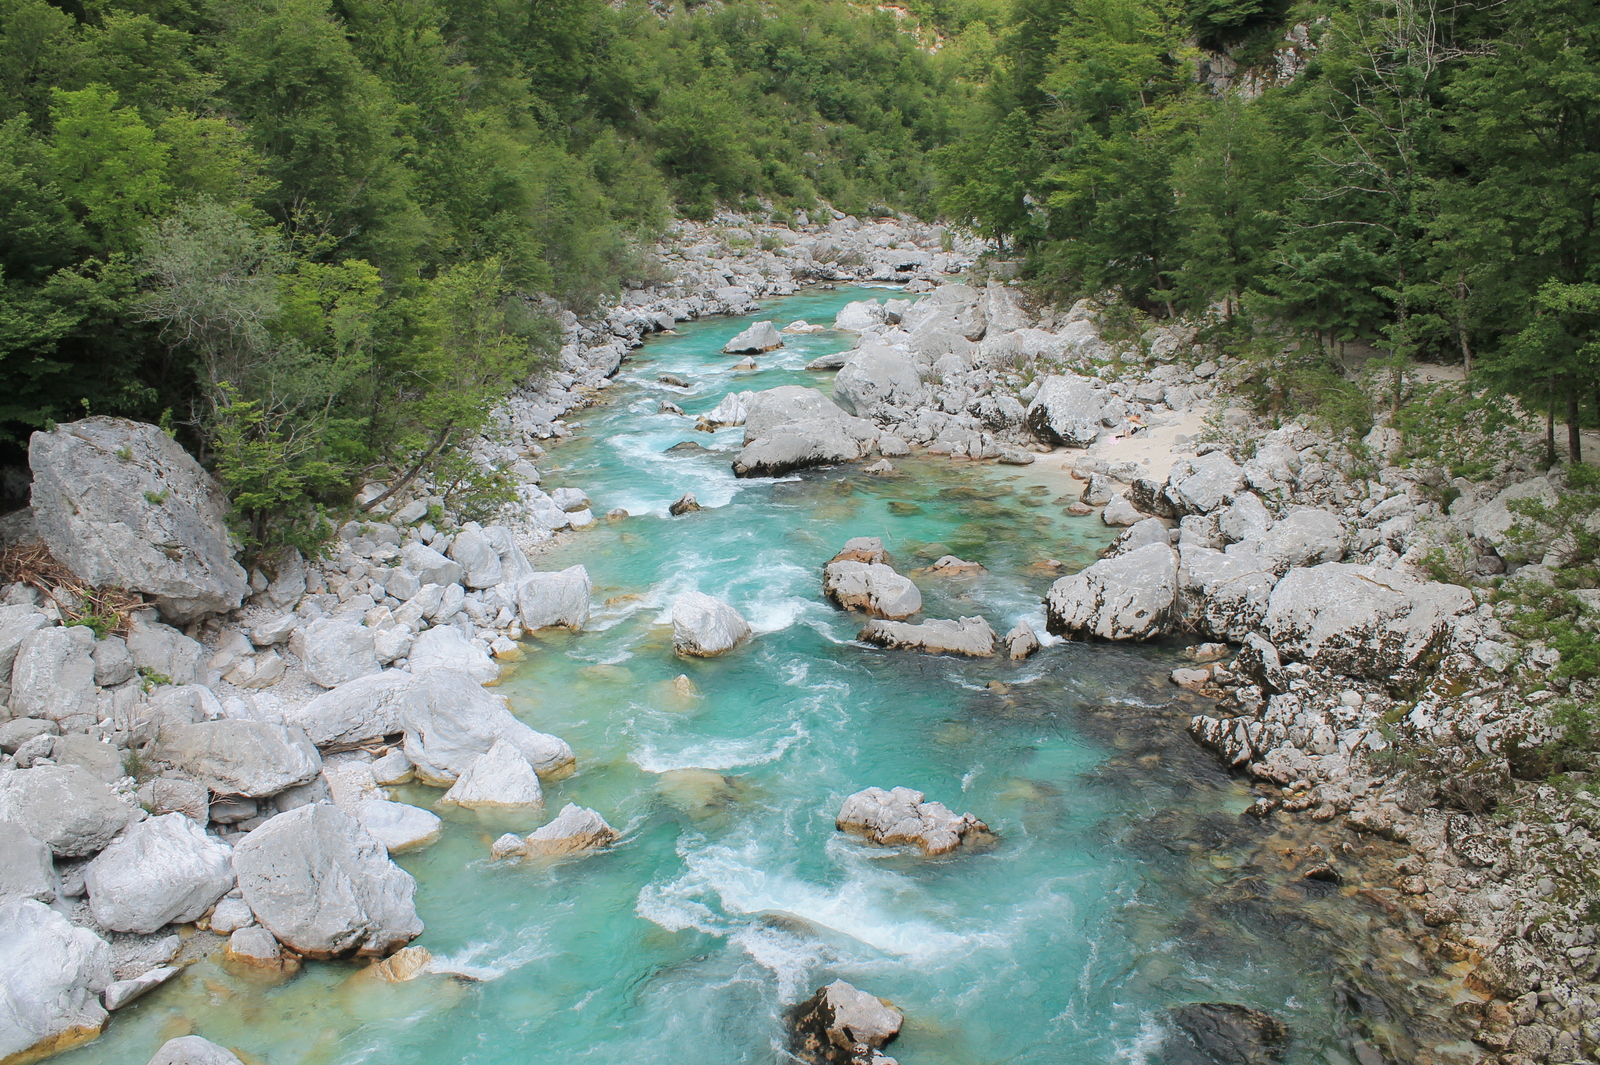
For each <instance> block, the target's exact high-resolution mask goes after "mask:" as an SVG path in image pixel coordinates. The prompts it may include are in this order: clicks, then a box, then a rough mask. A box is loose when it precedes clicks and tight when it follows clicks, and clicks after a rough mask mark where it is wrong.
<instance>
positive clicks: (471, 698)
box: [404, 669, 575, 787]
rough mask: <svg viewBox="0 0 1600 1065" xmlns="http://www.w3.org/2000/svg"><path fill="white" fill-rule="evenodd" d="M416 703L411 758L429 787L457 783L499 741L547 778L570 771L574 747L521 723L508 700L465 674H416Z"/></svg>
mask: <svg viewBox="0 0 1600 1065" xmlns="http://www.w3.org/2000/svg"><path fill="white" fill-rule="evenodd" d="M414 685H415V692H416V695H417V697H416V699H415V700H414V701H413V702H411V703H410V705H409V706H408V709H407V711H406V719H405V721H404V726H405V754H406V757H407V758H409V759H411V763H412V765H413V766H415V767H416V773H417V777H418V778H419V779H421V780H422V781H423V782H425V783H428V784H434V785H437V786H441V787H448V786H449V785H451V784H454V783H455V782H456V780H457V778H459V777H460V776H461V774H462V773H464V772H466V771H467V767H468V766H470V765H471V764H472V762H473V761H474V760H476V759H477V757H478V756H479V755H481V754H483V753H485V752H486V751H488V750H489V748H490V747H492V746H494V743H495V741H496V740H498V739H505V740H508V741H509V742H510V743H511V744H512V745H513V746H514V747H516V748H517V750H519V751H521V752H522V756H523V757H524V758H526V759H527V760H528V764H529V765H531V766H532V767H533V768H534V771H535V772H537V773H539V774H540V775H541V776H545V777H558V776H562V775H565V774H566V773H568V772H570V771H571V769H572V766H573V763H574V761H575V759H574V757H573V754H572V748H571V747H569V746H567V744H566V743H565V741H563V740H560V739H557V738H556V737H554V736H549V735H546V734H545V733H542V732H536V731H534V730H533V729H531V728H529V727H528V726H527V725H525V724H523V723H522V722H521V721H518V720H517V719H516V718H515V717H514V716H513V715H512V713H511V709H510V705H509V704H508V703H507V701H506V700H505V698H504V697H503V696H499V695H495V694H494V693H493V692H489V691H486V690H485V689H484V688H483V686H482V685H480V684H478V683H477V682H476V681H474V680H473V679H472V678H471V677H469V676H467V675H466V674H465V673H461V672H458V671H456V670H453V669H430V670H426V671H424V672H422V673H418V674H417V675H416V679H415V681H414Z"/></svg>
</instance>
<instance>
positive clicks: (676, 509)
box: [667, 492, 705, 518]
mask: <svg viewBox="0 0 1600 1065" xmlns="http://www.w3.org/2000/svg"><path fill="white" fill-rule="evenodd" d="M704 509H705V508H704V507H702V506H701V505H700V501H699V500H698V499H696V498H695V497H694V493H693V492H685V493H683V495H681V496H679V497H678V498H677V500H676V501H675V502H674V503H672V505H670V506H669V507H667V513H668V514H671V515H672V516H673V517H674V518H676V517H678V516H679V515H682V514H692V513H694V512H695V511H697V510H704Z"/></svg>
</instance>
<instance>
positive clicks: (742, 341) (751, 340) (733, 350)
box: [722, 322, 783, 355]
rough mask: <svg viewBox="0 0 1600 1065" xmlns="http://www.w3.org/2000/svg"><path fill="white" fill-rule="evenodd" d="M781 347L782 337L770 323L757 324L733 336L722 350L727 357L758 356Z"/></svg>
mask: <svg viewBox="0 0 1600 1065" xmlns="http://www.w3.org/2000/svg"><path fill="white" fill-rule="evenodd" d="M781 347H783V336H782V334H780V333H779V332H778V327H777V326H775V325H773V324H772V323H771V322H757V323H756V324H755V325H752V326H751V327H750V328H749V329H746V330H745V331H744V332H742V333H740V334H739V335H737V336H735V337H734V338H733V339H732V340H730V341H728V342H727V344H725V345H723V348H722V350H723V351H724V352H725V353H727V354H729V355H759V354H761V353H762V352H764V351H774V350H776V349H778V348H781Z"/></svg>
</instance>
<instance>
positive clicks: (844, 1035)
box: [794, 789, 904, 1065]
mask: <svg viewBox="0 0 1600 1065" xmlns="http://www.w3.org/2000/svg"><path fill="white" fill-rule="evenodd" d="M901 790H903V789H901ZM794 1018H795V1020H794V1025H795V1035H796V1037H797V1043H798V1044H800V1045H799V1051H800V1053H799V1054H798V1055H797V1058H798V1060H806V1061H810V1060H814V1061H840V1062H844V1061H849V1062H852V1063H868V1062H871V1063H872V1065H879V1063H882V1062H887V1061H891V1060H893V1059H891V1058H885V1057H883V1056H882V1055H881V1054H877V1053H876V1048H878V1047H881V1046H883V1045H885V1044H886V1043H888V1042H889V1041H890V1040H892V1039H894V1037H895V1036H897V1035H899V1034H900V1026H901V1024H902V1023H903V1022H904V1018H903V1017H902V1016H901V1013H900V1011H899V1010H897V1009H895V1008H894V1007H893V1006H887V1005H885V1004H884V1003H883V1002H882V1001H880V1000H879V999H878V998H876V997H874V996H872V995H869V994H867V993H866V992H865V991H861V990H859V989H857V988H856V987H855V986H854V985H852V984H847V983H845V982H844V981H843V980H835V981H834V982H833V983H831V984H829V985H828V986H827V987H819V988H818V989H817V993H816V994H815V995H814V996H812V997H811V998H810V999H808V1000H806V1001H805V1002H803V1003H801V1004H800V1005H799V1006H798V1007H796V1009H795V1011H794ZM824 1047H831V1048H833V1050H832V1051H831V1052H830V1051H822V1050H821V1048H824ZM862 1047H866V1048H872V1050H871V1051H870V1052H868V1053H863V1052H862V1051H861V1049H860V1048H862Z"/></svg>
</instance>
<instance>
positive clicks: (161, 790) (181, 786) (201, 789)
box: [140, 777, 211, 825]
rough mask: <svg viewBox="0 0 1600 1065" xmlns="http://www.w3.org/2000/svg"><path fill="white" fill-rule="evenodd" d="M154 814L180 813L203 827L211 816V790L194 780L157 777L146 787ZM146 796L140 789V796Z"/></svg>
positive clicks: (151, 810) (150, 808) (150, 807)
mask: <svg viewBox="0 0 1600 1065" xmlns="http://www.w3.org/2000/svg"><path fill="white" fill-rule="evenodd" d="M146 787H148V788H149V789H150V790H149V803H150V805H149V810H150V812H151V813H152V814H172V813H178V814H182V815H183V816H185V817H187V818H189V819H190V820H193V821H198V822H200V823H201V824H202V825H203V824H205V823H206V821H207V820H208V819H209V818H210V816H211V789H210V788H208V787H206V786H205V785H204V784H198V783H196V782H195V781H192V780H176V779H168V778H165V777H157V778H156V779H155V780H152V781H150V783H149V784H147V785H146ZM144 794H145V792H144V790H143V789H140V795H141V796H143V795H144Z"/></svg>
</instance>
